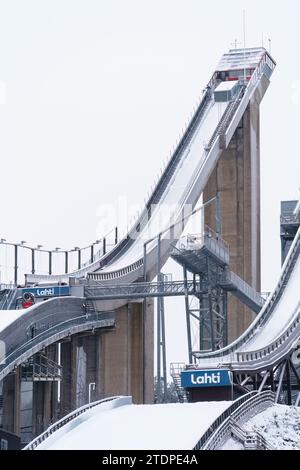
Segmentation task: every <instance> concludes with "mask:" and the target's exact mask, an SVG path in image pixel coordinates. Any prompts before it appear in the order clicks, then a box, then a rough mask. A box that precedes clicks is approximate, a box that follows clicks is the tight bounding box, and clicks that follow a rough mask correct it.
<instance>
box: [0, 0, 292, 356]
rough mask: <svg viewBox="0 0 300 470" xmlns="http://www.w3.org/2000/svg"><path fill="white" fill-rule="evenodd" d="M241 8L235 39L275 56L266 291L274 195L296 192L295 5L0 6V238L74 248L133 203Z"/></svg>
mask: <svg viewBox="0 0 300 470" xmlns="http://www.w3.org/2000/svg"><path fill="white" fill-rule="evenodd" d="M244 7H245V8H246V23H247V26H246V45H247V46H249V47H251V46H257V45H259V46H260V45H261V44H262V34H263V35H264V38H265V46H266V47H267V46H268V38H271V39H272V55H273V57H274V59H275V60H276V61H277V64H278V65H277V68H276V70H275V73H274V74H273V77H272V83H271V86H270V88H269V89H268V91H267V94H266V96H265V98H264V100H263V102H262V105H261V193H262V194H261V195H262V290H264V291H266V290H270V289H271V288H272V287H273V285H274V284H275V282H276V280H277V277H278V274H279V268H280V242H279V209H280V200H282V199H297V198H298V197H299V191H298V188H299V186H300V182H299V179H300V178H299V175H300V163H299V156H298V152H297V149H298V122H299V115H300V61H299V50H298V49H299V20H300V4H299V2H297V1H296V0H285V1H278V2H274V1H272V2H271V1H269V0H265V1H263V2H261V1H257V0H252V1H251V2H244V1H241V0H227V1H226V2H222V1H215V2H213V3H211V2H204V1H200V0H160V1H158V0H126V2H125V1H122V0H119V1H118V0H110V1H108V0H107V1H103V0H85V1H83V0H72V1H71V0H51V1H50V0H43V1H42V2H41V1H40V0H27V1H26V2H24V1H22V0H10V1H9V2H8V1H5V0H0V155H1V184H0V200H1V219H0V237H4V238H6V239H8V240H11V241H17V242H18V241H20V240H26V241H28V243H30V244H32V245H34V244H37V243H40V244H42V245H44V246H45V247H49V248H54V247H56V246H59V247H61V248H72V247H74V246H75V245H77V246H82V245H87V244H88V243H90V242H91V241H93V240H95V239H96V238H98V237H100V236H101V234H102V233H101V230H99V220H98V218H97V211H98V210H99V208H101V205H102V204H113V205H115V204H117V201H118V198H119V197H125V196H126V197H127V198H128V201H129V203H132V204H140V203H141V202H142V201H143V199H144V197H145V196H146V193H147V192H148V189H150V187H151V185H152V183H153V180H154V177H155V176H156V175H157V173H158V172H159V170H160V167H161V165H162V163H163V161H164V160H165V158H166V157H167V156H168V155H169V153H170V150H171V149H172V148H173V147H174V145H175V143H176V140H177V138H178V136H179V134H180V132H181V130H182V128H183V126H184V125H185V123H186V120H187V118H188V117H189V115H190V113H191V111H192V109H193V107H194V105H195V104H196V102H197V101H198V98H199V96H200V95H201V92H202V89H203V88H204V86H205V84H206V82H207V81H208V80H209V78H210V76H211V74H212V72H213V71H214V67H215V65H216V64H217V62H218V61H219V59H220V57H221V55H222V54H223V53H224V52H226V51H227V50H228V49H229V48H231V47H232V43H233V42H234V39H235V38H237V39H238V41H239V42H242V40H243V33H242V25H243V21H242V16H243V15H242V10H243V8H244ZM166 270H167V271H168V270H170V269H169V267H167V268H166ZM181 316H182V315H181ZM170 355H172V356H173V354H171V353H170ZM174 355H176V351H174ZM170 359H171V360H176V359H178V360H180V359H181V358H180V357H172V358H170Z"/></svg>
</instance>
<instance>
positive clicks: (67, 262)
mask: <svg viewBox="0 0 300 470" xmlns="http://www.w3.org/2000/svg"><path fill="white" fill-rule="evenodd" d="M68 272H69V253H68V252H67V251H65V273H66V274H68Z"/></svg>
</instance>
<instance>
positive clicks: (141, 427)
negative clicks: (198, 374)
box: [29, 401, 231, 450]
mask: <svg viewBox="0 0 300 470" xmlns="http://www.w3.org/2000/svg"><path fill="white" fill-rule="evenodd" d="M230 405H231V402H230V401H225V402H202V403H184V404H182V403H181V404H179V403H174V404H166V405H132V404H131V405H123V406H117V407H114V406H113V403H112V404H111V405H109V404H105V403H104V404H103V405H99V406H96V407H95V408H93V409H91V410H89V411H87V412H85V413H83V414H82V415H80V416H78V417H77V418H75V419H74V420H72V421H71V422H70V423H68V424H66V425H65V426H63V427H61V428H60V429H58V430H57V431H56V432H54V433H53V434H51V435H50V436H49V437H48V438H47V439H45V440H44V441H43V442H41V444H39V445H38V446H37V447H36V449H37V450H54V449H59V450H61V449H74V450H75V449H80V450H92V449H110V450H113V449H122V450H123V449H129V450H132V449H146V450H147V449H152V450H153V449H159V450H167V449H171V450H173V449H174V450H175V449H193V447H194V446H195V445H196V443H197V442H198V440H199V439H200V437H201V436H202V434H203V433H204V432H205V431H206V430H207V428H209V426H210V425H211V424H212V423H213V421H214V420H215V419H216V418H217V417H218V416H219V415H220V414H221V413H222V412H223V411H224V410H225V409H226V408H228V407H229V406H230ZM29 446H30V445H29Z"/></svg>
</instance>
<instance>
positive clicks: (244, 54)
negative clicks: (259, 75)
mask: <svg viewBox="0 0 300 470" xmlns="http://www.w3.org/2000/svg"><path fill="white" fill-rule="evenodd" d="M265 53H266V49H265V48H263V47H257V48H249V49H247V48H246V49H245V50H244V49H231V50H230V51H229V52H228V53H227V54H224V55H223V56H222V59H221V60H220V62H219V64H218V66H217V69H216V70H218V71H222V70H229V69H233V70H235V69H242V68H244V67H247V68H249V67H251V68H252V67H253V68H255V67H256V66H257V65H258V63H259V62H260V60H261V58H262V56H263V55H264V54H265Z"/></svg>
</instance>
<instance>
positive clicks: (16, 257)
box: [14, 245, 18, 285]
mask: <svg viewBox="0 0 300 470" xmlns="http://www.w3.org/2000/svg"><path fill="white" fill-rule="evenodd" d="M14 281H15V285H17V284H18V245H15V259H14Z"/></svg>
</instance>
